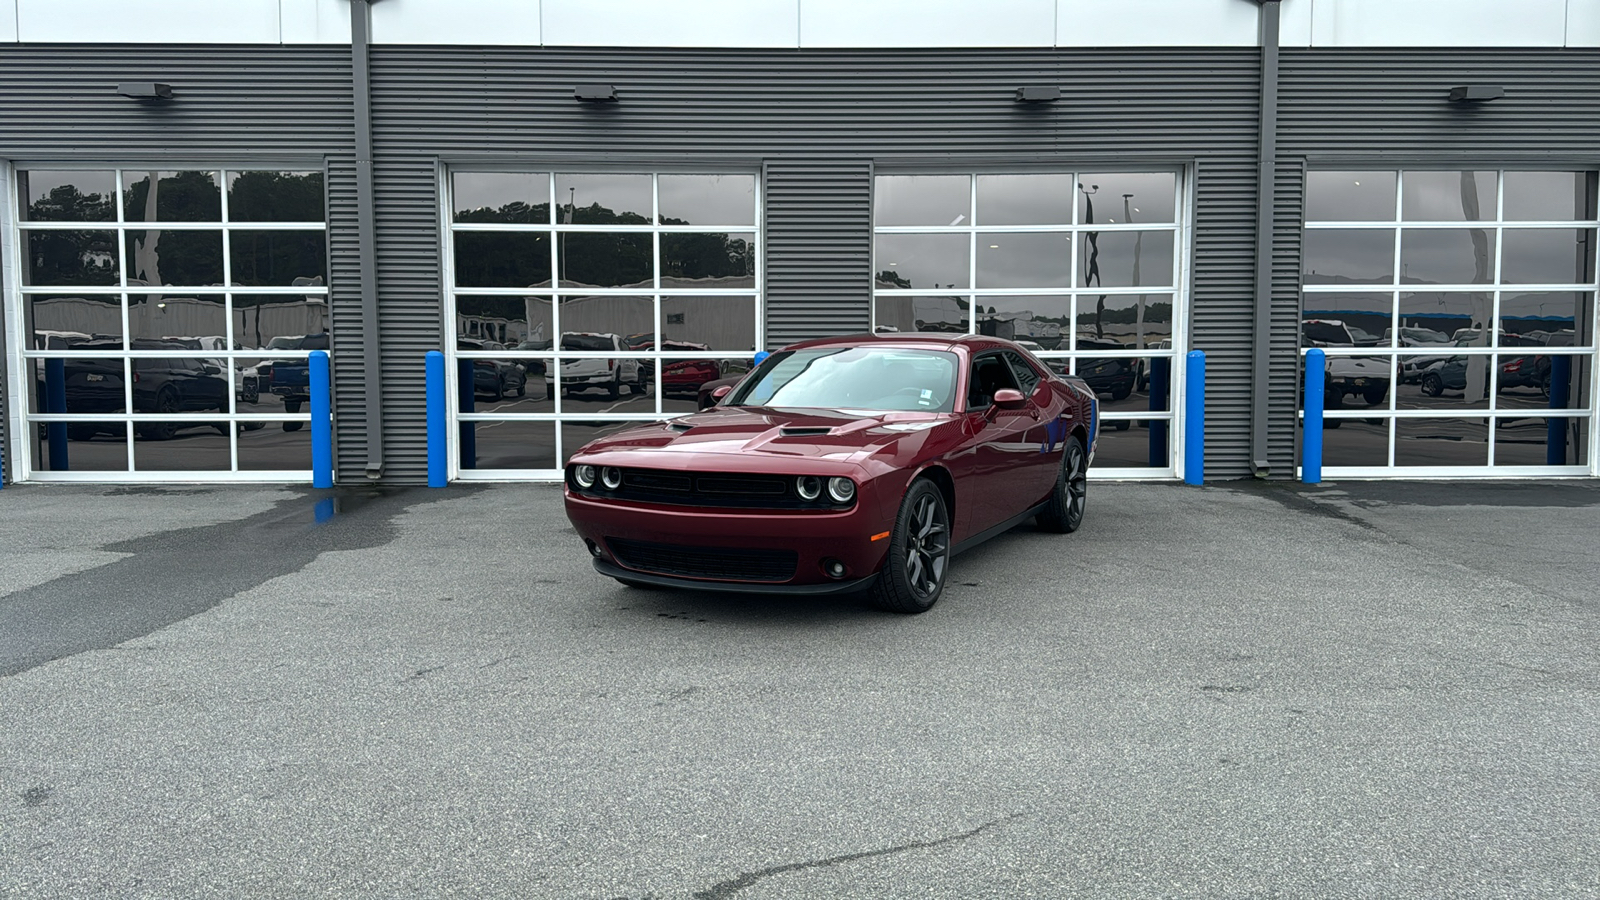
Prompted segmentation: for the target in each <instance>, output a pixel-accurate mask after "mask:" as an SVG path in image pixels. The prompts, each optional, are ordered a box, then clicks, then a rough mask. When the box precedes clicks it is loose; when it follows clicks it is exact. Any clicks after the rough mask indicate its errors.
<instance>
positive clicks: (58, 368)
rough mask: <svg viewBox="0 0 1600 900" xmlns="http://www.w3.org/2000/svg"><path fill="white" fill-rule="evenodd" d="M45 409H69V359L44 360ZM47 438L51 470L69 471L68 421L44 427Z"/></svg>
mask: <svg viewBox="0 0 1600 900" xmlns="http://www.w3.org/2000/svg"><path fill="white" fill-rule="evenodd" d="M44 411H45V412H47V413H64V412H66V411H67V361H66V360H64V359H47V360H45V361H44ZM44 433H45V440H46V442H47V443H48V444H49V445H50V471H52V472H65V471H67V468H68V466H67V423H65V422H51V423H50V424H48V425H46V426H45V427H44Z"/></svg>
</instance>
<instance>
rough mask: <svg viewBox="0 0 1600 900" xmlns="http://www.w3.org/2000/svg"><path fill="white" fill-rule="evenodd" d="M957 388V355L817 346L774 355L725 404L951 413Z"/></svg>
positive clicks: (881, 348) (941, 352) (940, 352)
mask: <svg viewBox="0 0 1600 900" xmlns="http://www.w3.org/2000/svg"><path fill="white" fill-rule="evenodd" d="M955 384H956V357H955V354H953V353H947V352H944V351H941V350H905V349H897V348H888V347H816V348H813V349H809V350H790V351H782V352H778V353H774V354H772V356H771V357H769V358H768V359H767V360H766V361H765V362H763V363H762V364H761V367H760V368H758V369H757V370H756V372H755V376H754V377H752V378H747V379H745V381H744V382H743V383H741V384H740V385H739V387H738V388H737V389H735V391H734V395H733V396H732V397H729V398H728V402H727V404H726V405H728V406H781V407H799V408H803V409H861V410H873V411H881V412H893V411H909V410H917V411H922V412H950V411H951V410H953V409H955Z"/></svg>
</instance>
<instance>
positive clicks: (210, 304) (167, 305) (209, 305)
mask: <svg viewBox="0 0 1600 900" xmlns="http://www.w3.org/2000/svg"><path fill="white" fill-rule="evenodd" d="M128 328H129V329H130V330H131V331H132V332H133V337H134V339H135V340H138V339H140V338H150V339H157V340H173V341H179V342H181V343H182V345H183V346H185V347H188V348H189V349H191V350H211V351H216V350H227V349H228V347H227V343H228V341H227V333H228V313H227V310H226V309H225V307H224V304H223V298H222V295H221V294H207V295H204V296H192V297H173V296H170V295H167V294H129V295H128Z"/></svg>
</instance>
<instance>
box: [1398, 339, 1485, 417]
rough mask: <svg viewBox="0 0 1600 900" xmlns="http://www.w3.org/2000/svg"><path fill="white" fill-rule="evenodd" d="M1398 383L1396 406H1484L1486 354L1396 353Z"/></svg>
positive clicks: (1445, 407)
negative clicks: (1399, 368)
mask: <svg viewBox="0 0 1600 900" xmlns="http://www.w3.org/2000/svg"><path fill="white" fill-rule="evenodd" d="M1400 365H1401V372H1402V375H1401V377H1402V379H1403V380H1404V381H1406V382H1409V383H1407V384H1402V385H1401V387H1400V393H1399V394H1397V395H1396V397H1395V399H1396V401H1397V402H1398V405H1397V408H1398V409H1433V410H1440V411H1448V410H1455V409H1486V408H1488V406H1489V365H1490V358H1489V357H1487V356H1469V355H1467V354H1460V353H1458V354H1453V355H1449V356H1440V355H1437V354H1428V355H1425V356H1424V355H1411V354H1407V355H1405V356H1402V357H1400Z"/></svg>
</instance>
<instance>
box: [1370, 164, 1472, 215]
mask: <svg viewBox="0 0 1600 900" xmlns="http://www.w3.org/2000/svg"><path fill="white" fill-rule="evenodd" d="M1404 183H1405V190H1404V196H1402V197H1401V200H1400V213H1401V216H1402V217H1403V218H1405V219H1406V220H1408V221H1424V222H1476V221H1482V220H1485V219H1487V220H1490V221H1493V220H1494V209H1495V189H1496V184H1495V173H1494V172H1427V171H1407V172H1406V173H1405V177H1404ZM1384 218H1388V217H1387V216H1385V217H1384Z"/></svg>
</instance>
